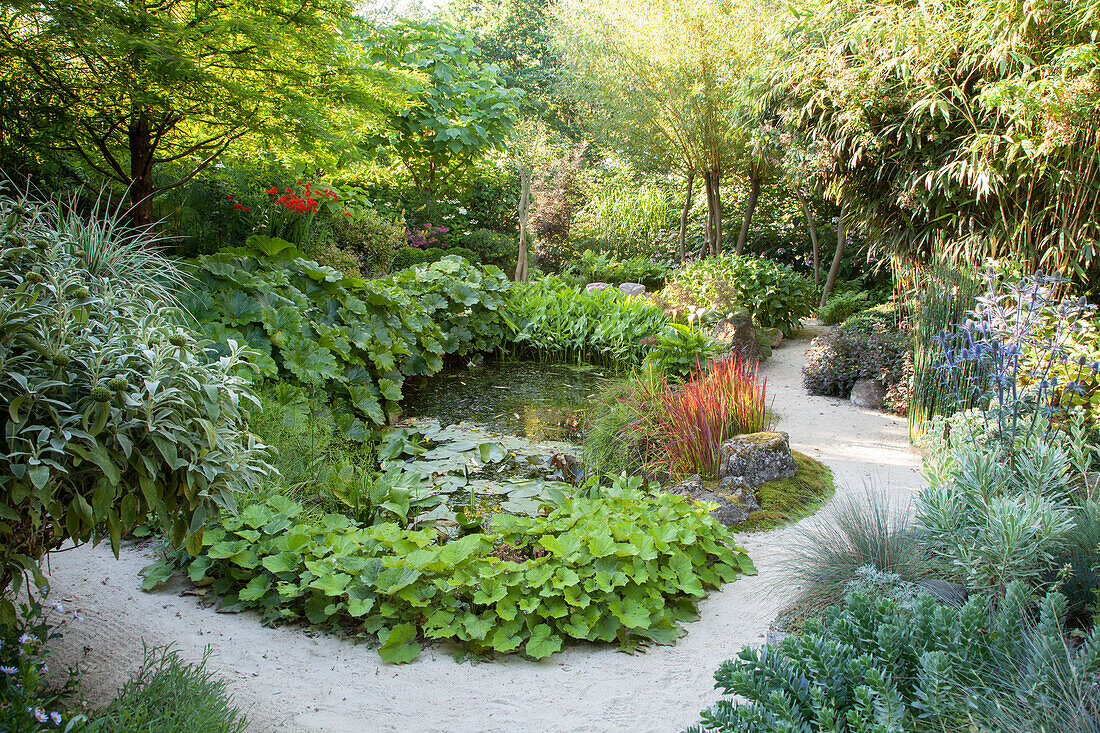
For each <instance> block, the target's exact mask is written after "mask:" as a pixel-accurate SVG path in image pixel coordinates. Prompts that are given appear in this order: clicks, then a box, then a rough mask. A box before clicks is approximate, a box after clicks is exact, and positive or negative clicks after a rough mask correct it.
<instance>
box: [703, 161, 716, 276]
mask: <svg viewBox="0 0 1100 733" xmlns="http://www.w3.org/2000/svg"><path fill="white" fill-rule="evenodd" d="M703 188H704V189H705V190H706V196H707V226H706V236H705V237H704V240H705V241H704V242H703V247H704V250H703V254H704V256H706V257H710V256H711V255H712V254H714V184H713V183H712V182H711V179H710V171H703Z"/></svg>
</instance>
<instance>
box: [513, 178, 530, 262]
mask: <svg viewBox="0 0 1100 733" xmlns="http://www.w3.org/2000/svg"><path fill="white" fill-rule="evenodd" d="M530 204H531V169H530V168H520V169H519V257H518V258H517V261H516V277H515V280H516V282H525V281H526V280H527V219H528V218H529V214H530V208H531V206H530Z"/></svg>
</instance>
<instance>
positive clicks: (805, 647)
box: [693, 584, 1100, 733]
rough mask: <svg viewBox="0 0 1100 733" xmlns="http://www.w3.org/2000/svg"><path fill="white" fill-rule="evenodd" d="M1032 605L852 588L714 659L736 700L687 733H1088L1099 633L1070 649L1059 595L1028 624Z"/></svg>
mask: <svg viewBox="0 0 1100 733" xmlns="http://www.w3.org/2000/svg"><path fill="white" fill-rule="evenodd" d="M1031 603H1032V598H1031V596H1029V595H1028V593H1027V591H1026V589H1025V587H1024V586H1022V585H1019V584H1016V585H1013V586H1011V587H1010V588H1009V591H1008V595H1007V596H1006V597H1005V598H1004V599H1003V600H1002V601H1000V602H997V603H994V602H990V601H989V600H988V599H986V598H984V597H980V596H976V597H973V598H971V599H970V600H969V601H967V602H966V604H965V605H963V606H961V607H954V606H950V605H946V606H945V605H941V604H940V603H939V602H938V601H937V600H935V599H934V598H932V597H931V596H929V595H919V596H917V597H916V598H915V599H900V598H896V597H892V596H891V595H886V596H878V595H874V594H865V593H858V592H857V593H852V594H851V595H850V596H849V597H848V598H847V600H846V602H845V604H844V606H842V607H839V608H832V609H829V610H828V611H826V612H825V615H824V617H823V619H822V620H821V621H820V622H815V623H812V624H810V625H809V627H808V628H807V630H806V631H805V633H802V634H799V635H796V636H788V637H787V638H785V639H784V640H783V641H781V642H779V643H778V644H766V645H764V646H762V647H760V648H751V647H746V648H745V649H743V650H742V651H741V653H740V654H738V657H737V659H736V660H730V661H728V662H725V663H723V664H722V666H721V667H719V669H718V671H717V672H716V673H715V679H716V680H717V685H716V686H717V687H718V688H720V689H721V690H722V691H723V693H724V694H726V695H730V696H735V697H737V698H740V699H739V700H735V699H723V700H721V701H719V702H718V703H717V704H716V705H715V706H714V707H712V708H710V709H709V710H704V711H703V713H702V721H701V723H700V725H699V727H698V728H695V729H693V730H694V731H696V732H698V731H722V732H726V731H730V732H732V731H744V732H746V733H748V732H757V731H758V732H759V733H771V732H772V731H776V730H792V731H801V730H807V731H808V730H823V729H826V730H830V731H836V732H837V733H849V732H851V733H855V732H857V731H868V732H869V731H913V733H924V732H928V733H932V732H933V731H944V730H980V731H1008V730H1020V731H1038V730H1044V731H1052V730H1064V731H1067V733H1068V731H1082V730H1090V731H1091V730H1096V722H1095V721H1096V717H1095V716H1096V713H1097V712H1100V696H1098V693H1097V688H1096V686H1095V683H1094V680H1095V669H1096V668H1097V665H1098V664H1100V627H1093V629H1092V630H1091V631H1089V632H1088V633H1087V635H1086V638H1085V640H1084V642H1083V643H1082V644H1080V645H1077V644H1075V643H1072V642H1071V641H1070V640H1069V638H1068V635H1067V634H1066V632H1065V631H1064V628H1063V620H1064V615H1065V600H1064V598H1062V597H1061V596H1060V595H1057V594H1051V595H1048V596H1046V597H1045V598H1043V600H1042V602H1041V603H1040V607H1039V613H1038V619H1037V621H1036V622H1034V623H1029V622H1028V621H1027V618H1028V610H1029V608H1030V606H1031ZM1005 723H1009V727H1005V725H1004V724H1005ZM1067 723H1068V725H1067ZM1081 724H1084V727H1079V726H1081ZM1063 726H1064V727H1063Z"/></svg>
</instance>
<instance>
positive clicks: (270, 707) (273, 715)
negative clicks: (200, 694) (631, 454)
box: [50, 334, 921, 733]
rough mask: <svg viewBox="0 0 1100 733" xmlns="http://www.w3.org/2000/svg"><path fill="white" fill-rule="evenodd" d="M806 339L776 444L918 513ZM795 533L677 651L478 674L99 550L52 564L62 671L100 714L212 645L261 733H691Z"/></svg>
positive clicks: (771, 610)
mask: <svg viewBox="0 0 1100 733" xmlns="http://www.w3.org/2000/svg"><path fill="white" fill-rule="evenodd" d="M808 338H809V334H807V335H804V336H803V337H802V338H800V339H797V340H794V341H788V342H786V343H784V344H783V345H781V346H780V347H779V348H778V349H777V350H776V351H775V354H774V356H773V357H772V359H770V360H769V361H768V362H766V363H765V364H764V368H763V372H764V374H765V376H766V377H767V379H768V388H769V393H770V394H771V395H772V396H773V397H774V408H775V410H776V411H777V412H778V413H779V415H780V423H779V429H781V430H785V431H787V432H789V433H790V436H791V445H792V447H793V448H795V449H797V450H800V451H802V452H804V453H807V454H809V455H811V456H813V457H815V458H817V459H819V460H821V461H823V462H824V463H825V464H827V465H828V466H829V467H830V468H832V469H833V471H834V473H835V476H836V481H837V495H838V496H842V495H845V494H850V493H862V492H864V491H865V489H864V487H865V486H866V485H868V483H870V485H871V486H872V487H873V488H874V490H875V491H877V492H882V493H887V494H889V495H890V498H891V501H892V502H894V503H895V505H908V503H909V502H910V500H911V498H912V496H913V494H914V492H915V491H916V490H917V489H918V488H919V486H920V481H921V479H920V477H919V475H918V468H919V463H920V461H919V457H918V456H917V454H916V452H915V451H913V449H912V448H910V446H909V444H908V441H907V437H906V422H905V420H904V419H902V418H896V417H891V416H888V415H880V414H877V413H873V412H869V411H865V410H859V409H856V408H854V407H852V406H851V405H850V404H849V403H848V402H847V401H844V400H836V399H828V398H820V397H808V396H807V395H806V393H805V391H804V390H803V388H802V384H801V377H800V371H799V370H800V369H801V365H802V363H803V361H804V353H803V352H804V350H805V348H806V346H807V345H808V343H809V341H808ZM806 521H810V522H812V521H814V520H813V519H809V520H806ZM791 532H792V528H786V529H782V530H777V531H774V532H769V533H764V534H756V535H746V536H744V537H742V541H743V545H744V546H745V547H746V549H747V550H748V552H749V555H750V556H751V557H752V559H753V561H754V562H755V563H756V566H757V568H759V570H760V574H759V575H758V576H756V577H752V578H742V579H740V580H738V581H736V582H734V583H731V584H729V585H727V586H725V587H724V588H723V589H722V590H721V591H720V592H717V593H712V594H711V595H710V596H709V597H708V598H706V599H705V600H704V601H703V602H702V604H701V606H700V611H701V618H700V620H699V621H698V622H695V623H692V624H688V625H687V635H686V636H684V637H683V638H681V639H680V640H679V641H678V642H677V643H676V644H675V645H673V646H668V647H657V648H653V649H650V650H648V651H646V652H645V653H639V654H635V655H627V654H623V653H620V652H617V651H616V650H614V649H611V648H595V647H592V648H574V649H571V650H567V651H565V652H564V653H560V654H556V655H554V656H552V657H551V658H550V659H548V660H544V661H542V662H537V663H536V662H529V661H526V660H524V659H521V658H519V657H515V656H512V657H508V658H504V659H500V660H498V661H492V662H487V663H480V664H476V665H471V664H469V663H461V664H460V663H457V662H456V661H455V660H454V658H453V656H452V650H450V649H449V648H447V647H445V646H435V647H431V648H428V649H426V650H425V652H424V653H423V654H422V656H421V658H420V659H419V660H417V661H416V662H414V663H412V664H408V665H404V666H393V665H387V664H383V663H382V662H381V661H380V660H379V658H378V654H377V653H376V652H375V651H374V650H373V649H371V648H370V647H369V646H368V645H366V644H356V643H353V642H352V641H350V640H346V639H340V638H336V637H333V636H327V635H323V634H316V633H312V632H309V631H307V630H305V629H302V628H300V627H290V628H277V629H270V628H264V627H263V626H261V624H260V621H259V618H258V617H257V616H255V615H254V614H251V613H242V614H237V615H229V614H217V613H215V612H214V610H213V609H204V608H200V607H199V605H198V603H197V599H196V598H195V597H194V596H181V595H179V593H180V591H181V590H182V588H183V586H182V585H176V586H174V587H172V588H170V589H168V590H162V591H160V592H155V593H143V592H141V590H140V578H139V577H138V575H137V573H138V570H140V569H141V568H142V567H143V566H144V565H146V564H147V563H149V562H151V560H152V557H151V556H150V555H148V554H146V553H144V552H142V551H140V550H137V549H124V550H123V552H122V558H121V560H119V561H116V560H115V559H114V557H113V556H112V555H111V554H110V551H109V550H107V549H106V547H104V546H101V547H100V548H98V549H90V548H80V549H78V550H75V551H70V552H63V553H61V554H59V555H56V556H54V557H53V558H52V559H51V562H50V577H51V584H52V586H53V592H52V593H51V596H52V598H54V599H62V598H63V599H69V600H70V603H69V605H75V606H79V607H81V608H82V609H83V611H82V614H83V617H84V619H85V620H84V621H83V622H80V621H74V622H73V623H72V624H70V626H69V627H68V629H67V631H66V634H65V638H64V639H63V640H62V641H61V642H59V643H58V652H57V654H56V655H55V657H54V659H53V660H52V661H53V663H55V665H56V666H57V667H60V666H62V665H66V666H67V665H72V664H74V663H79V664H80V667H81V668H82V669H83V670H84V672H85V674H84V682H85V685H86V690H87V692H88V694H89V696H90V698H91V700H92V701H93V702H104V701H106V700H107V699H109V698H110V696H111V695H112V694H113V693H114V691H115V689H116V688H117V686H118V685H119V684H121V683H122V682H123V681H124V680H125V679H126V677H127V676H128V675H129V674H130V673H132V672H133V671H134V669H135V668H136V667H137V665H138V664H139V662H140V660H141V656H142V642H143V641H144V642H145V643H146V644H149V645H164V644H169V643H171V644H173V645H174V647H175V648H176V649H178V650H179V651H180V652H181V653H182V654H183V655H184V656H185V657H187V658H190V659H198V658H199V657H200V656H201V655H202V652H203V649H204V648H205V647H206V646H208V645H209V646H211V647H212V648H213V650H214V657H213V659H212V661H211V663H210V665H211V668H212V669H213V670H214V671H215V672H216V673H217V674H218V675H219V676H220V677H221V678H222V679H224V680H226V681H227V682H228V686H229V691H230V692H231V693H232V695H233V696H234V699H235V701H236V703H237V704H238V705H239V706H240V707H241V708H242V709H243V710H244V711H245V712H246V713H247V715H248V717H249V719H250V721H251V723H252V730H254V731H326V732H348V733H351V732H353V731H354V732H359V731H398V730H400V731H523V732H524V733H531V732H536V731H663V732H668V731H680V730H683V729H684V728H685V727H687V726H689V725H691V724H692V723H694V722H695V721H696V720H697V716H698V713H699V711H700V710H701V709H702V708H704V707H707V706H709V705H711V704H713V703H714V701H715V700H717V699H718V693H717V692H716V691H715V690H714V689H713V677H712V675H713V674H714V671H715V669H716V668H717V667H718V665H719V664H720V663H721V662H722V661H723V660H726V659H729V658H730V657H732V656H734V655H735V654H736V653H737V651H738V650H740V649H741V647H742V646H744V645H747V644H759V643H762V642H763V639H764V636H765V633H766V631H767V628H768V624H769V623H770V622H771V621H772V619H773V618H774V617H775V615H776V613H777V612H778V611H779V609H780V608H781V607H782V605H783V601H784V600H785V595H786V592H785V589H784V588H783V584H782V582H777V580H776V579H777V575H778V572H777V571H778V568H777V566H778V564H779V562H780V561H781V560H782V556H783V551H784V550H783V548H784V547H786V546H789V544H790V533H791Z"/></svg>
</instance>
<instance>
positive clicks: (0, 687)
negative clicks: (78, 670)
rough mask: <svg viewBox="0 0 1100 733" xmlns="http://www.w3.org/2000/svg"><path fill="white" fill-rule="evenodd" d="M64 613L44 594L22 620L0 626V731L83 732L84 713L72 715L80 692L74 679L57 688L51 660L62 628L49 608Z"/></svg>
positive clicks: (25, 607)
mask: <svg viewBox="0 0 1100 733" xmlns="http://www.w3.org/2000/svg"><path fill="white" fill-rule="evenodd" d="M51 608H52V609H54V610H57V611H60V612H63V611H64V609H63V608H62V607H61V605H60V604H58V603H47V602H46V599H45V596H43V597H42V598H40V599H35V598H33V597H32V596H31V594H30V593H28V600H26V601H25V602H24V603H23V604H21V606H20V609H19V612H18V616H15V617H13V618H12V619H10V623H0V730H3V731H5V733H38V732H39V731H43V730H51V729H52V730H63V731H78V730H82V729H83V726H84V724H85V723H86V722H87V718H86V716H84V715H83V714H76V715H70V713H69V709H70V708H72V707H73V704H74V702H75V701H74V700H73V697H74V696H75V695H76V692H77V689H76V685H75V679H74V678H73V677H72V676H69V677H68V679H67V680H66V681H65V683H64V684H63V685H60V686H59V685H57V684H56V682H57V678H56V676H51V674H50V671H49V667H48V665H47V664H46V660H47V659H48V658H49V656H50V651H49V648H48V644H49V642H51V641H52V640H54V639H56V638H58V637H60V634H59V633H58V632H57V628H58V626H59V625H60V624H59V622H58V621H57V620H56V619H55V618H51V616H50V613H49V610H50V609H51Z"/></svg>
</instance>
